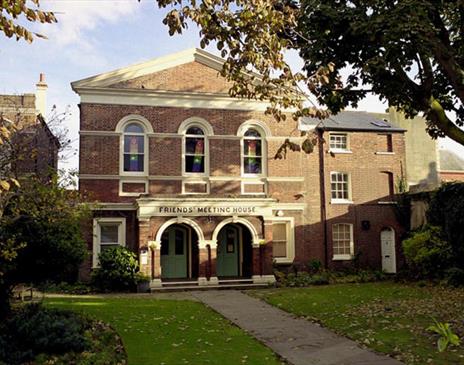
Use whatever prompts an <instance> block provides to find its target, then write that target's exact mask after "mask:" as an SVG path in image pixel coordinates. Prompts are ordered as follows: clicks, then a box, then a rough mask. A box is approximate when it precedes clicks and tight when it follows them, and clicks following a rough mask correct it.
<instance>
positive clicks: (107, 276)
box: [92, 246, 141, 291]
mask: <svg viewBox="0 0 464 365" xmlns="http://www.w3.org/2000/svg"><path fill="white" fill-rule="evenodd" d="M98 258H99V262H100V267H99V268H98V269H96V270H94V272H93V273H92V283H93V285H94V286H95V287H96V288H97V289H99V290H101V291H135V290H136V288H137V283H138V282H139V281H140V280H141V275H140V274H139V262H138V260H137V256H136V255H135V254H134V253H133V252H131V251H129V250H128V249H127V248H125V247H122V246H118V247H114V248H110V249H107V250H105V251H103V252H102V253H101V254H100V255H99V257H98Z"/></svg>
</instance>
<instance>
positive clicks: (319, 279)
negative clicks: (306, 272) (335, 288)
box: [311, 274, 329, 285]
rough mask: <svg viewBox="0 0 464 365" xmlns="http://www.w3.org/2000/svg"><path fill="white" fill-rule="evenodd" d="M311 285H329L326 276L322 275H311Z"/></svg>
mask: <svg viewBox="0 0 464 365" xmlns="http://www.w3.org/2000/svg"><path fill="white" fill-rule="evenodd" d="M311 284H312V285H327V284H329V278H328V276H327V275H324V274H318V275H313V276H312V278H311Z"/></svg>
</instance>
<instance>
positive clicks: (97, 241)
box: [92, 217, 126, 268]
mask: <svg viewBox="0 0 464 365" xmlns="http://www.w3.org/2000/svg"><path fill="white" fill-rule="evenodd" d="M102 223H103V224H118V242H117V243H118V244H119V245H121V246H125V244H126V218H120V217H105V218H94V219H93V249H92V268H97V267H99V266H100V265H99V263H98V255H99V254H100V252H101V245H102V243H101V224H102Z"/></svg>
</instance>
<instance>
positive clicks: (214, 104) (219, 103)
mask: <svg viewBox="0 0 464 365" xmlns="http://www.w3.org/2000/svg"><path fill="white" fill-rule="evenodd" d="M79 94H80V96H81V103H89V104H109V105H137V106H152V107H156V106H157V107H174V108H202V109H227V110H253V111H263V112H264V111H266V109H267V108H268V107H269V106H270V104H269V103H268V102H264V101H259V100H248V99H239V98H232V97H230V96H229V95H228V94H225V93H198V92H176V91H159V90H157V91H154V90H146V89H112V88H102V87H95V88H94V87H91V88H89V87H83V88H79ZM285 111H286V112H293V111H294V110H293V109H288V110H285Z"/></svg>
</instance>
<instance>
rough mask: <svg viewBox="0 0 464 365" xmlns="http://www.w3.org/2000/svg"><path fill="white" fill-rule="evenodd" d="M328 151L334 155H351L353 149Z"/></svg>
mask: <svg viewBox="0 0 464 365" xmlns="http://www.w3.org/2000/svg"><path fill="white" fill-rule="evenodd" d="M327 153H333V154H334V155H351V154H352V153H353V151H348V150H334V149H332V150H328V151H327Z"/></svg>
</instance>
